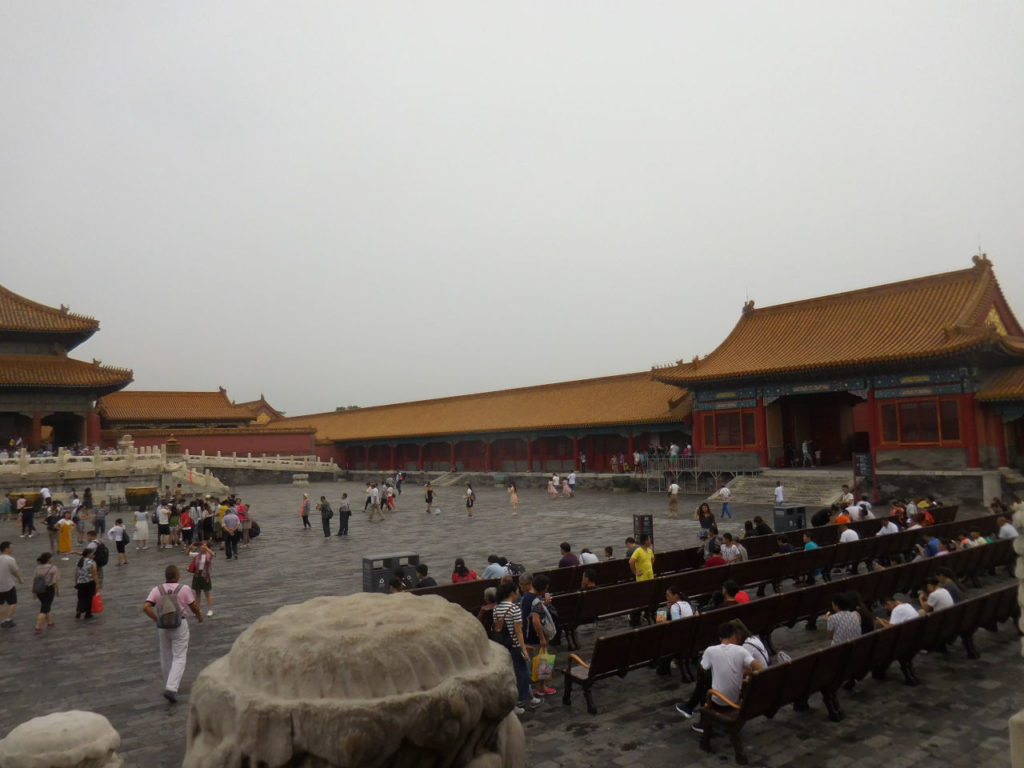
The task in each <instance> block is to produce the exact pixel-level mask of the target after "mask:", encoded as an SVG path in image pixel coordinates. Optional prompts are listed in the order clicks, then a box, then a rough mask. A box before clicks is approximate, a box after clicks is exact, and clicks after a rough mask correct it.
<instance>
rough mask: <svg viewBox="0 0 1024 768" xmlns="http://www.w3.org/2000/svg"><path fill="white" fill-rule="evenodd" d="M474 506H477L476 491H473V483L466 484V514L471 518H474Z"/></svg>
mask: <svg viewBox="0 0 1024 768" xmlns="http://www.w3.org/2000/svg"><path fill="white" fill-rule="evenodd" d="M474 504H476V491H474V490H473V484H472V483H466V514H467V515H468V516H469V517H472V516H473V505H474Z"/></svg>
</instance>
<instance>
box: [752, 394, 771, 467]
mask: <svg viewBox="0 0 1024 768" xmlns="http://www.w3.org/2000/svg"><path fill="white" fill-rule="evenodd" d="M754 428H755V429H756V430H757V449H758V452H759V453H760V454H761V466H762V467H767V466H768V463H769V461H770V459H769V458H768V416H767V408H766V406H765V404H764V398H763V397H759V398H757V410H756V411H755V412H754Z"/></svg>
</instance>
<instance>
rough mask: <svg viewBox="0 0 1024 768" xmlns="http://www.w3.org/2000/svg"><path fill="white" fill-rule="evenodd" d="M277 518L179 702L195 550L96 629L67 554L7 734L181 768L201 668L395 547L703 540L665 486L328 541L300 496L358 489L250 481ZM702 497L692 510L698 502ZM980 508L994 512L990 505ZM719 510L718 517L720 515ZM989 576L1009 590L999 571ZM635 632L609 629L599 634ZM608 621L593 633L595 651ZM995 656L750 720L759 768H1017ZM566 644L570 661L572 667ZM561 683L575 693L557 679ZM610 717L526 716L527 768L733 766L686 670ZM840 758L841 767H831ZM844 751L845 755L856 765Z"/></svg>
mask: <svg viewBox="0 0 1024 768" xmlns="http://www.w3.org/2000/svg"><path fill="white" fill-rule="evenodd" d="M238 490H239V492H240V493H241V494H242V496H243V497H244V498H245V499H246V501H247V502H250V503H251V504H252V505H253V511H254V514H255V515H256V517H257V519H258V520H259V521H260V524H261V525H262V526H263V528H264V532H265V535H264V536H263V537H261V538H260V539H259V540H258V541H256V542H254V543H253V545H252V546H251V547H250V548H249V549H248V550H243V552H242V557H241V558H240V559H239V560H238V561H233V562H226V561H224V560H223V559H222V558H218V559H217V560H216V561H215V565H214V573H213V581H214V602H215V606H214V608H215V611H214V614H215V615H214V617H213V618H212V619H210V620H208V621H206V622H204V623H203V624H201V625H197V624H196V623H195V622H193V623H192V624H191V646H190V650H189V664H188V668H187V670H186V673H185V679H184V684H183V688H182V697H181V701H180V703H178V704H177V705H169V704H167V703H166V702H165V701H164V700H163V699H162V698H161V696H160V693H161V690H162V680H161V678H160V672H159V660H158V655H157V638H156V632H157V630H156V629H155V628H154V627H153V625H152V623H151V622H150V621H148V620H147V619H146V618H145V617H144V616H143V615H142V614H141V612H140V609H141V606H142V602H143V600H144V599H145V596H146V594H147V592H148V591H149V589H150V588H151V587H152V586H153V585H155V584H156V583H158V582H159V581H160V580H161V575H162V571H163V568H164V566H165V565H166V564H167V563H168V562H176V563H177V564H179V565H180V566H181V567H182V568H184V566H185V565H186V559H185V558H184V556H182V555H181V554H179V553H177V552H175V551H168V550H164V551H160V550H156V549H150V550H149V551H146V552H141V553H136V552H134V550H133V549H131V550H130V558H131V565H129V566H128V567H127V568H121V569H119V568H115V567H114V566H113V564H111V565H110V566H108V568H107V573H106V585H105V589H104V599H105V604H106V610H105V611H104V613H103V614H102V615H101V616H99V617H98V618H97V619H95V620H94V621H93V622H92V623H85V622H76V621H75V620H74V597H73V590H72V589H71V588H70V577H71V565H72V563H71V562H67V563H63V562H61V563H59V565H60V567H61V578H62V580H63V581H64V583H65V585H66V588H65V591H64V594H63V595H62V596H61V597H58V599H57V602H56V604H55V613H56V620H57V627H56V628H55V629H54V630H52V631H49V632H47V633H46V634H44V635H43V636H41V637H36V636H35V635H33V633H32V622H33V619H34V613H33V611H32V605H31V603H32V600H31V596H30V595H29V586H28V584H26V586H25V587H22V588H20V590H19V600H20V601H21V602H20V604H19V608H18V613H17V615H16V619H17V622H18V625H17V627H15V628H14V629H11V630H3V631H0V658H2V660H3V663H2V665H0V696H2V704H3V706H2V708H0V734H6V733H7V732H8V731H10V730H11V728H13V727H14V726H15V725H17V724H18V723H20V722H23V721H25V720H27V719H29V718H31V717H35V716H38V715H43V714H47V713H50V712H55V711H61V710H67V709H74V708H81V709H90V710H94V711H97V712H100V713H102V714H103V715H105V716H107V717H108V718H109V719H110V721H111V722H112V723H113V725H114V727H115V728H117V730H118V731H119V732H120V734H121V737H122V739H123V745H122V749H121V754H122V755H124V756H125V758H126V760H127V762H128V764H129V765H132V766H144V767H146V768H169V767H170V766H177V765H180V763H181V758H182V755H183V754H184V743H185V720H186V714H187V706H188V691H189V686H190V685H191V682H192V681H193V680H194V679H195V677H196V675H197V674H198V673H199V670H200V669H201V668H202V667H203V666H205V665H206V664H207V663H209V662H210V661H212V660H214V659H215V658H217V657H219V656H221V655H223V654H224V653H225V652H226V651H227V650H228V648H229V647H230V646H231V644H232V643H233V642H234V639H235V638H236V637H237V636H238V634H239V633H240V632H241V631H242V630H243V629H244V628H245V627H247V626H248V625H249V624H250V623H251V622H252V621H253V620H255V619H256V618H258V617H259V616H261V615H263V614H266V613H269V612H271V611H273V610H275V609H276V608H278V607H279V606H281V605H284V604H287V603H293V602H300V601H303V600H306V599H309V598H311V597H315V596H317V595H321V594H349V593H351V592H355V591H358V590H359V589H360V588H361V584H362V574H361V570H360V569H361V558H362V556H363V555H364V554H368V553H377V552H381V551H403V550H411V551H416V552H419V553H420V554H421V556H422V558H423V560H424V561H425V562H427V563H429V564H430V565H431V570H432V574H433V575H435V576H436V577H437V578H438V580H439V581H442V582H444V581H446V580H447V579H448V575H449V574H450V571H451V567H452V563H453V561H454V559H455V558H456V557H464V558H466V561H467V563H468V564H469V565H470V567H473V568H475V569H477V570H478V571H480V570H482V569H483V567H484V566H485V565H486V556H487V554H488V553H490V552H496V553H498V554H503V555H505V556H506V557H509V558H510V559H512V560H514V561H516V562H522V563H524V564H526V565H527V566H528V567H529V568H531V569H532V568H545V567H551V566H553V565H554V564H555V563H556V562H557V560H558V557H559V551H558V544H559V542H560V541H562V540H563V539H566V540H568V541H570V542H571V543H572V544H573V548H574V549H575V550H577V551H578V550H579V549H580V548H582V547H583V546H589V547H591V548H592V549H593V550H594V552H595V553H598V554H599V555H600V553H601V551H602V549H603V547H604V546H605V545H609V544H610V545H612V546H614V547H615V550H616V554H619V555H621V554H622V553H623V540H624V538H625V537H626V536H627V535H629V534H630V533H631V532H632V521H631V515H632V514H634V513H645V514H647V513H650V514H654V515H655V549H656V550H659V549H660V550H668V549H675V548H678V547H682V546H690V545H692V544H693V543H695V541H696V535H697V524H696V523H695V522H694V521H693V520H692V519H679V520H670V519H667V516H666V512H667V501H666V498H665V497H664V496H660V495H658V496H655V495H647V494H615V493H612V492H608V491H603V492H599V491H593V492H590V491H587V490H586V488H585V486H584V487H583V488H582V489H581V491H580V492H579V494H578V495H577V497H576V498H575V499H567V500H561V499H560V500H558V501H548V500H547V498H546V496H545V494H544V491H543V489H523V490H522V491H521V493H520V498H521V503H520V513H519V515H518V516H512V515H511V510H510V507H509V505H508V501H507V495H506V493H505V491H504V489H501V488H486V487H477V488H476V491H477V495H478V503H477V506H476V508H475V516H474V517H473V518H472V519H469V518H467V516H466V513H465V508H464V507H463V506H462V503H461V502H462V499H461V495H462V492H463V489H462V488H460V487H455V488H442V489H439V491H440V504H441V507H442V509H443V510H444V511H443V514H442V515H441V516H440V517H436V516H434V515H427V514H424V512H423V509H424V504H423V503H422V502H421V499H422V489H421V488H419V487H418V486H408V485H407V486H406V489H405V490H406V492H405V494H404V495H403V496H402V497H401V499H400V502H399V511H397V512H396V513H394V514H393V515H391V516H389V518H388V519H387V521H385V522H384V523H379V522H378V523H373V524H367V523H366V522H365V518H364V517H363V516H362V515H361V514H360V513H359V512H357V513H356V514H355V515H354V516H353V521H352V525H351V535H350V536H349V538H348V539H339V538H337V537H332V538H331V539H329V540H325V539H324V538H323V535H322V532H321V531H320V527H319V520H314V521H313V522H314V528H313V530H312V532H309V533H306V532H303V530H302V528H301V524H300V522H299V517H298V507H299V500H300V498H301V493H302V491H303V490H308V491H309V492H310V495H311V496H313V497H314V498H315V497H318V496H319V495H320V494H321V493H325V494H326V495H327V496H328V498H329V499H330V500H331V502H332V504H334V506H335V508H337V501H338V499H339V498H340V495H341V492H342V491H347V492H348V493H349V495H350V496H351V497H352V499H353V500H354V502H355V503H356V504H355V506H359V505H361V504H362V498H363V497H362V490H363V486H362V484H355V483H325V484H313V485H311V486H309V487H308V488H297V487H292V486H253V487H247V488H240V489H238ZM699 501H700V499H698V498H692V499H687V500H686V502H685V503H683V504H681V505H680V506H681V509H682V510H683V514H684V518H685V517H686V513H685V510H690V511H691V514H692V509H693V508H694V507H695V506H696V504H697V503H698V502H699ZM733 508H734V513H735V514H736V519H735V520H732V521H725V523H724V527H723V530H733V531H735V532H739V531H741V529H742V522H743V520H744V519H748V518H750V517H752V516H753V515H754V514H763V515H764V514H766V513H768V512H770V509H769V508H768V507H767V506H753V505H750V506H745V505H737V504H734V505H733ZM979 511H980V510H979ZM716 512H717V510H716ZM17 534H18V530H17V527H16V526H15V525H14V524H11V523H3V524H2V527H0V537H2V538H9V539H10V540H11V541H13V542H14V545H15V552H14V555H15V557H16V558H17V560H18V562H19V564H20V566H21V569H22V572H23V574H25V576H26V582H31V572H32V567H33V565H34V558H35V556H36V555H37V554H38V553H39V552H40V551H42V549H43V548H45V546H46V544H45V542H44V540H43V539H42V538H41V537H36V538H34V539H32V540H22V539H19V538H18V537H17ZM989 581H990V583H995V582H992V581H991V580H989ZM617 626H624V624H623V623H622V622H621V621H619V623H618V624H616V623H615V622H613V621H608V622H602V623H601V626H600V631H609V630H613V629H615V628H616V627H617ZM593 632H594V630H592V629H590V630H586V631H584V632H582V633H581V638H582V639H583V640H584V654H585V653H586V648H587V645H586V643H587V641H588V639H589V638H592V637H593ZM776 641H777V644H778V645H779V646H780V647H784V648H787V649H792V650H795V651H797V652H799V651H800V650H801V649H804V648H809V647H814V646H815V645H821V644H824V642H825V638H824V635H823V633H822V632H821V631H820V630H819V631H818V632H806V631H805V630H803V629H802V628H801V627H797V628H796V629H794V630H791V631H784V632H781V633H779V634H778V635H777V637H776ZM978 648H979V650H980V651H981V652H982V658H981V659H979V660H977V661H969V660H967V659H966V658H965V657H964V655H963V652H962V650H961V649H959V648H953V649H950V651H949V654H948V655H947V656H941V655H929V656H927V657H922V658H920V659H919V660H918V662H917V666H918V676H919V677H920V678H921V680H922V683H923V684H922V685H921V686H920V687H918V688H906V687H905V686H903V685H902V683H901V682H900V681H899V680H898V679H897V678H898V677H899V676H898V674H896V673H890V676H889V679H888V680H886V681H884V682H877V681H873V680H866V681H863V682H861V683H860V684H859V685H858V689H857V690H856V691H854V692H853V693H852V694H851V693H846V692H842V693H841V697H840V701H841V703H842V706H843V709H844V712H845V713H846V715H847V717H846V719H845V720H844V721H843V722H841V723H830V722H828V721H827V719H826V718H825V713H824V708H823V706H822V705H821V702H820V700H815V699H813V698H812V700H811V705H812V709H811V711H810V712H793V711H792V710H784V711H782V712H780V713H779V714H778V715H776V717H775V718H774V719H772V720H766V719H761V720H758V721H755V722H752V723H750V724H749V725H748V726H747V728H746V731H745V733H746V737H747V742H748V744H749V751H750V754H751V757H752V764H754V765H772V766H787V767H789V766H821V765H827V764H834V765H837V766H838V765H860V764H864V763H866V762H868V761H878V760H879V759H880V758H882V757H884V758H886V764H887V765H888V766H892V765H904V766H914V767H915V768H916V767H918V766H919V767H920V768H924V767H925V766H927V768H935V766H937V765H968V764H969V765H970V766H972V767H974V768H979V767H984V766H990V765H991V766H1004V765H1007V764H1008V754H1009V747H1008V744H1009V742H1008V734H1007V725H1006V721H1007V718H1008V717H1009V716H1010V714H1012V713H1013V712H1014V711H1016V710H1017V709H1018V708H1020V707H1021V706H1022V705H1024V701H1022V699H1021V695H1020V691H1021V690H1022V685H1024V669H1022V665H1021V663H1020V655H1019V654H1020V645H1019V640H1018V637H1017V635H1016V632H1015V630H1014V629H1013V628H1011V627H1010V626H1009V625H1006V624H1004V625H1003V626H1001V627H1000V631H999V632H998V633H997V634H995V635H992V634H990V633H988V632H985V631H981V632H980V633H979V635H978ZM564 656H565V653H564V651H562V652H561V653H559V662H561V661H562V659H564ZM555 686H556V687H557V688H559V690H560V689H561V681H556V682H555ZM595 691H596V698H597V703H598V707H599V709H600V712H599V714H597V715H596V716H591V715H589V714H588V713H587V711H586V708H585V706H584V702H583V698H582V696H581V695H574V701H573V705H572V706H571V707H565V706H563V705H562V703H561V696H560V695H556V696H552V697H549V698H548V699H547V700H546V701H544V703H543V704H542V705H541V707H540V708H538V709H537V710H535V711H532V712H530V713H528V714H526V715H524V716H523V724H524V728H525V730H526V733H527V743H528V749H529V756H530V765H531V766H541V767H542V768H554V767H555V766H557V767H558V768H573V767H574V766H581V767H582V766H587V767H588V768H591V767H592V766H595V765H598V766H599V765H624V766H628V765H644V766H645V767H646V768H660V766H680V765H693V766H723V765H730V764H732V760H731V753H730V752H729V750H728V749H727V747H728V745H727V743H726V741H725V740H723V739H718V740H717V741H718V744H717V748H718V750H719V752H718V753H717V754H715V755H705V754H703V753H702V752H700V751H699V749H698V745H697V741H698V736H697V735H696V734H695V733H693V732H691V731H690V730H689V724H690V722H691V721H685V720H684V719H683V718H682V717H680V716H679V715H678V714H677V713H676V712H675V710H674V708H673V704H674V702H676V701H677V700H679V699H680V698H681V697H683V696H685V695H687V694H688V693H689V686H684V685H681V683H680V681H679V677H678V675H674V676H671V677H659V676H657V675H656V674H654V672H653V670H638V671H636V672H633V673H631V674H630V675H628V676H627V677H626V678H624V679H618V678H613V679H611V680H606V681H602V682H601V683H599V684H598V685H597V686H596V687H595ZM828 760H834V761H837V762H834V763H828V762H826V761H828ZM843 761H846V762H843Z"/></svg>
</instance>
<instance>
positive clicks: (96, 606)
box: [92, 592, 103, 613]
mask: <svg viewBox="0 0 1024 768" xmlns="http://www.w3.org/2000/svg"><path fill="white" fill-rule="evenodd" d="M92 612H93V613H103V595H101V594H100V593H99V592H97V593H96V594H95V595H93V596H92Z"/></svg>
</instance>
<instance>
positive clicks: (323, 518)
mask: <svg viewBox="0 0 1024 768" xmlns="http://www.w3.org/2000/svg"><path fill="white" fill-rule="evenodd" d="M316 508H317V511H318V512H319V513H320V524H321V525H323V527H324V538H325V539H329V538H331V518H332V517H334V510H333V509H331V505H330V504H329V503H328V501H327V497H326V496H321V497H320V503H319V504H317V505H316Z"/></svg>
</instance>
